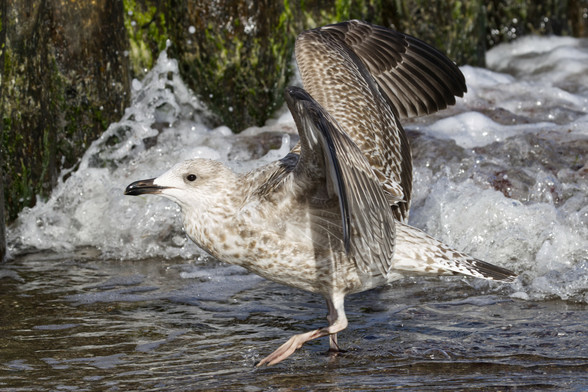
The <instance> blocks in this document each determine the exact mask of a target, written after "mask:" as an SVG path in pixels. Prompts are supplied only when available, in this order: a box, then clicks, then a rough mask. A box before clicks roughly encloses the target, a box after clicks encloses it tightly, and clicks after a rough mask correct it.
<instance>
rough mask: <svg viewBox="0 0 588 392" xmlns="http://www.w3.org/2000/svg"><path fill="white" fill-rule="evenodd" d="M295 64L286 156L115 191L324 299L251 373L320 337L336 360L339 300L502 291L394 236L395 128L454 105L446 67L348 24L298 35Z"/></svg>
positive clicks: (419, 238) (432, 243) (405, 187)
mask: <svg viewBox="0 0 588 392" xmlns="http://www.w3.org/2000/svg"><path fill="white" fill-rule="evenodd" d="M296 61H297V63H298V66H299V68H300V73H301V76H302V82H303V85H304V89H302V88H299V87H289V88H287V89H286V92H285V97H286V102H287V105H288V108H289V109H290V112H291V113H292V116H293V118H294V121H295V123H296V127H297V128H298V133H299V135H300V142H299V143H298V145H297V146H296V147H294V148H293V149H292V151H291V152H290V153H289V154H288V155H286V156H285V157H284V158H282V159H280V160H278V161H276V162H273V163H270V164H268V165H266V166H263V167H260V168H258V169H255V170H253V171H251V172H249V173H245V174H236V173H234V172H233V171H231V170H230V169H229V168H227V167H226V166H224V165H223V164H222V163H220V162H216V161H211V160H205V159H193V160H188V161H185V162H183V163H179V164H177V165H175V166H174V167H172V168H171V169H170V170H169V171H167V172H165V173H164V174H162V175H161V176H159V177H157V178H154V179H149V180H142V181H136V182H133V183H132V184H130V185H129V186H128V187H127V189H126V190H125V194H127V195H141V194H159V195H162V196H165V197H167V198H169V199H171V200H173V201H175V202H176V203H178V204H179V205H180V206H181V209H182V213H183V220H184V222H183V223H184V228H185V231H186V233H187V235H188V236H189V237H190V239H192V240H193V241H194V242H195V243H196V244H198V246H200V247H201V248H202V249H204V250H205V251H206V252H208V253H210V254H211V255H212V256H214V257H215V258H217V259H218V260H221V261H224V262H227V263H231V264H237V265H240V266H243V267H245V268H247V269H248V270H249V271H251V272H254V273H256V274H258V275H260V276H262V277H264V278H267V279H270V280H273V281H275V282H278V283H282V284H285V285H289V286H293V287H297V288H299V289H303V290H307V291H310V292H313V293H317V294H321V295H322V296H323V297H324V298H325V299H326V301H327V306H328V310H329V313H328V316H327V320H328V322H329V325H328V326H325V327H323V328H319V329H317V330H313V331H310V332H306V333H302V334H299V335H294V336H293V337H291V338H290V340H288V341H287V342H286V343H285V344H284V345H282V346H281V347H279V348H278V349H277V350H276V351H274V352H273V353H272V354H271V355H269V356H267V357H266V358H264V359H262V360H261V361H260V362H259V363H258V366H261V365H264V364H268V365H273V364H276V363H278V362H280V361H282V360H284V359H285V358H287V357H288V356H290V355H291V354H292V353H293V352H294V351H295V350H296V349H298V348H300V347H301V346H302V345H303V344H304V343H305V342H307V341H309V340H312V339H316V338H319V337H323V336H329V338H330V339H329V340H330V350H332V351H338V350H339V345H338V344H337V333H338V332H340V331H342V330H343V329H345V328H346V327H347V318H346V317H345V310H344V306H343V304H344V298H345V296H346V295H347V294H351V293H358V292H361V291H365V290H369V289H371V288H374V287H377V286H381V285H384V284H386V283H388V282H391V281H394V280H396V279H400V278H401V277H402V276H403V275H404V274H406V273H408V274H436V275H442V274H455V273H460V274H464V275H470V276H474V277H478V278H484V279H492V280H499V281H506V282H509V281H512V280H513V279H514V274H513V273H512V272H511V271H508V270H506V269H504V268H500V267H497V266H494V265H492V264H488V263H485V262H483V261H480V260H477V259H475V258H473V257H471V256H468V255H466V254H464V253H462V252H459V251H457V250H454V249H452V248H450V247H449V246H447V245H445V244H443V243H442V242H440V241H437V240H436V239H434V238H432V237H430V236H428V235H427V234H425V233H424V232H422V231H421V230H418V229H416V228H414V227H411V226H409V225H408V224H407V219H408V210H409V206H410V196H411V188H412V173H411V172H412V160H411V155H410V147H409V145H408V141H407V138H406V135H405V133H404V130H403V129H402V127H401V125H400V123H399V119H402V118H406V117H410V116H418V115H422V114H427V113H432V112H435V111H437V110H440V109H443V108H445V107H447V105H451V104H454V103H455V96H462V95H463V93H464V92H465V91H466V86H465V80H464V77H463V75H462V74H461V72H460V71H459V69H458V68H457V66H456V65H455V64H454V63H453V62H451V61H450V60H449V59H448V58H446V57H445V56H444V55H443V54H441V53H440V52H439V51H437V50H436V49H434V48H432V47H431V46H429V45H427V44H425V43H424V42H422V41H420V40H418V39H416V38H414V37H411V36H408V35H405V34H402V33H398V32H396V31H393V30H390V29H387V28H384V27H380V26H374V25H371V24H368V23H365V22H361V21H357V20H353V21H348V22H344V23H338V24H333V25H328V26H324V27H320V28H317V29H313V30H309V31H305V32H303V33H302V34H300V35H299V36H298V38H297V40H296Z"/></svg>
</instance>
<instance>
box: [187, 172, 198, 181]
mask: <svg viewBox="0 0 588 392" xmlns="http://www.w3.org/2000/svg"><path fill="white" fill-rule="evenodd" d="M186 180H188V181H190V182H192V181H196V174H188V175H187V176H186Z"/></svg>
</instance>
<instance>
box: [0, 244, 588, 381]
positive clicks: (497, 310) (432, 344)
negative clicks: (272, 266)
mask: <svg viewBox="0 0 588 392" xmlns="http://www.w3.org/2000/svg"><path fill="white" fill-rule="evenodd" d="M88 253H89V254H87V255H82V254H77V255H76V254H71V255H51V254H46V253H45V254H31V255H28V256H23V257H19V258H18V260H15V261H14V262H13V263H11V264H10V265H3V266H2V268H1V269H0V274H2V275H4V276H5V277H8V278H5V279H3V280H2V286H0V287H1V288H0V312H1V314H2V318H3V322H2V335H3V338H2V340H1V342H2V343H1V345H2V346H1V355H0V389H2V390H8V391H27V390H30V391H50V390H111V391H115V390H234V391H260V390H284V391H289V390H354V391H373V390H391V389H395V388H408V389H420V390H423V389H426V390H469V391H471V390H536V389H542V390H554V391H555V390H557V391H560V390H577V391H580V390H585V388H586V386H588V348H587V345H586V339H587V338H588V306H587V305H585V304H574V303H570V302H565V301H561V300H557V301H539V302H534V301H524V300H520V299H511V298H509V297H508V289H505V288H501V287H500V286H488V287H486V288H485V289H482V290H479V289H476V288H474V287H472V286H471V285H470V284H469V282H470V281H469V280H468V279H462V278H455V277H452V278H443V279H438V278H418V279H407V280H405V281H402V282H399V283H397V284H394V285H392V286H390V287H385V288H381V289H378V290H373V291H370V292H367V293H363V294H358V295H354V296H350V297H349V299H348V305H347V313H348V317H349V322H350V325H349V328H348V329H347V330H345V331H344V332H343V333H342V334H341V335H340V338H339V339H340V344H341V345H342V347H343V348H344V349H346V350H347V352H346V353H343V354H340V355H339V356H336V357H334V356H328V355H327V354H326V350H327V348H328V343H327V341H326V339H321V340H320V341H317V342H313V343H310V344H307V345H305V346H304V347H303V348H302V349H301V350H299V352H297V353H296V354H295V355H294V357H293V358H292V359H290V360H287V361H285V362H283V363H282V364H279V365H276V366H274V367H270V368H261V369H257V368H255V367H254V365H255V363H256V362H257V361H259V360H260V359H261V358H263V356H265V355H267V354H269V353H270V352H271V351H273V350H274V349H275V348H277V347H278V346H279V345H280V344H281V343H283V342H284V341H285V340H286V339H287V338H288V337H289V336H290V335H291V334H294V333H299V332H302V331H306V330H308V329H309V328H316V327H319V326H322V325H324V324H325V319H324V316H325V306H324V303H323V301H322V300H321V299H320V298H319V297H317V296H314V295H312V294H308V293H304V292H301V291H299V290H295V289H291V288H288V287H284V286H280V285H277V284H274V283H271V282H268V281H265V280H262V279H260V278H257V277H256V276H253V275H250V274H247V273H246V272H245V271H243V270H242V269H240V268H238V267H233V266H226V265H220V264H218V263H217V262H215V261H214V260H209V259H201V260H199V261H196V262H194V263H189V264H186V263H185V261H183V260H174V261H164V262H162V261H161V260H142V261H107V260H96V259H94V256H95V255H93V254H92V253H93V252H91V251H89V252H88ZM64 256H65V257H64ZM0 276H1V275H0ZM219 277H221V278H219ZM220 280H222V282H219V281H220ZM219 284H220V285H221V286H222V287H228V288H230V290H225V291H222V292H218V291H216V290H214V287H215V286H217V285H219Z"/></svg>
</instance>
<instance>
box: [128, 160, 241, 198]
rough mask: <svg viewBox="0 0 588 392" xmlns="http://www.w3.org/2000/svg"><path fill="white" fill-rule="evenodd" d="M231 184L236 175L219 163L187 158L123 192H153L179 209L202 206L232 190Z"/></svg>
mask: <svg viewBox="0 0 588 392" xmlns="http://www.w3.org/2000/svg"><path fill="white" fill-rule="evenodd" d="M235 183H236V175H235V174H234V173H233V172H232V171H231V169H229V168H228V167H226V166H225V165H223V164H222V163H221V162H218V161H212V160H209V159H191V160H188V161H184V162H182V163H178V164H177V165H175V166H174V167H172V168H171V169H169V170H168V171H166V172H165V173H163V174H162V175H160V176H159V177H157V178H150V179H148V180H140V181H135V182H133V183H132V184H130V185H129V186H127V189H125V195H131V196H138V195H145V194H156V195H161V196H164V197H167V198H168V199H170V200H173V201H175V202H176V203H178V204H179V205H180V206H181V207H182V209H189V208H191V207H198V208H202V207H204V208H206V207H207V206H209V205H210V204H209V203H211V202H213V201H214V200H215V199H218V198H219V196H221V195H226V194H227V193H230V192H232V191H233V189H232V188H233V187H234V186H235Z"/></svg>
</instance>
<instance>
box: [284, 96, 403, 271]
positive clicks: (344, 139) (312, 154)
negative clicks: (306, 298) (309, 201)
mask: <svg viewBox="0 0 588 392" xmlns="http://www.w3.org/2000/svg"><path fill="white" fill-rule="evenodd" d="M286 102H287V103H288V107H289V109H290V111H291V112H292V116H293V117H294V120H295V122H296V126H297V128H298V133H299V134H300V159H299V160H298V163H297V165H296V167H295V169H294V176H295V182H296V183H297V184H298V185H299V186H301V187H302V189H313V190H312V192H311V193H312V194H319V195H322V194H324V195H330V197H331V198H332V199H334V198H335V195H336V196H337V198H338V200H339V209H340V212H341V226H342V231H343V243H344V247H345V250H346V251H347V253H348V255H349V256H351V257H352V258H353V259H354V260H355V262H356V264H357V267H358V269H359V270H360V271H362V272H364V273H373V271H374V270H376V271H379V272H380V273H382V274H383V275H384V276H385V275H386V274H387V273H388V271H389V269H390V265H391V261H392V258H393V256H394V242H395V224H394V217H393V214H392V213H391V211H390V208H389V204H388V201H387V199H386V196H385V194H384V192H383V190H382V187H381V185H380V183H379V181H378V179H377V178H376V176H375V175H374V173H373V171H372V169H371V167H370V164H369V162H368V161H367V160H366V158H365V156H364V155H363V154H362V152H361V151H360V150H359V148H358V147H357V146H356V145H355V143H354V142H353V140H351V138H349V136H347V135H346V134H345V133H343V132H342V131H341V130H340V128H339V126H338V125H337V122H336V121H335V120H334V119H333V118H332V117H331V116H330V115H329V113H327V112H326V111H325V110H324V109H323V108H322V107H321V105H319V104H318V103H317V102H316V101H315V100H314V99H313V98H312V97H311V96H310V95H309V94H308V93H307V92H306V91H304V90H303V89H301V88H298V87H289V88H288V89H287V90H286ZM304 184H306V185H304Z"/></svg>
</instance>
